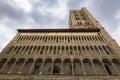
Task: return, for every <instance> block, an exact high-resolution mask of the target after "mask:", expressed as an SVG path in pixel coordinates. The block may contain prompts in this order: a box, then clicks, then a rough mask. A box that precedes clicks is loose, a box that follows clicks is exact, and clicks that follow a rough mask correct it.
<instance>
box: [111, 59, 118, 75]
mask: <svg viewBox="0 0 120 80" xmlns="http://www.w3.org/2000/svg"><path fill="white" fill-rule="evenodd" d="M111 65H112V66H113V68H114V69H115V71H116V72H117V74H118V75H119V72H118V70H117V68H116V66H115V65H114V63H113V62H112V61H111Z"/></svg>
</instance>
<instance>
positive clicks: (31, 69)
mask: <svg viewBox="0 0 120 80" xmlns="http://www.w3.org/2000/svg"><path fill="white" fill-rule="evenodd" d="M34 65H35V61H33V63H32V65H31V68H30V70H29V73H28V74H31V73H32V71H33V68H34Z"/></svg>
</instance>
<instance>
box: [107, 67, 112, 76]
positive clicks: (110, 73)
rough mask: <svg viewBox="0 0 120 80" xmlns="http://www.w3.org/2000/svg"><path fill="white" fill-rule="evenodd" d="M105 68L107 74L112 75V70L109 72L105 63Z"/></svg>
mask: <svg viewBox="0 0 120 80" xmlns="http://www.w3.org/2000/svg"><path fill="white" fill-rule="evenodd" d="M105 68H106V70H107V72H108V74H109V75H112V72H111V70H110V68H109V67H108V66H107V65H105Z"/></svg>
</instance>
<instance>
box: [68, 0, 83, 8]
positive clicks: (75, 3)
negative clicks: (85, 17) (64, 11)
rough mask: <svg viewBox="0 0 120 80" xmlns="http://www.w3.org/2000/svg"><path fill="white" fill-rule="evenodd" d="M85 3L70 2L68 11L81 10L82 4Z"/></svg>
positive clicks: (78, 1) (80, 0)
mask: <svg viewBox="0 0 120 80" xmlns="http://www.w3.org/2000/svg"><path fill="white" fill-rule="evenodd" d="M83 2H84V1H82V0H69V1H68V3H67V8H68V9H80V6H81V5H80V4H82V3H83ZM81 7H82V6H81Z"/></svg>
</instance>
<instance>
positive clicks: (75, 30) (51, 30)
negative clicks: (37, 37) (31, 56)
mask: <svg viewBox="0 0 120 80" xmlns="http://www.w3.org/2000/svg"><path fill="white" fill-rule="evenodd" d="M17 31H18V32H99V31H100V29H17Z"/></svg>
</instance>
